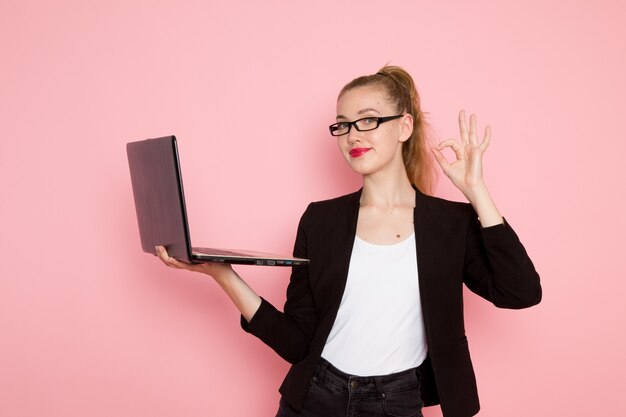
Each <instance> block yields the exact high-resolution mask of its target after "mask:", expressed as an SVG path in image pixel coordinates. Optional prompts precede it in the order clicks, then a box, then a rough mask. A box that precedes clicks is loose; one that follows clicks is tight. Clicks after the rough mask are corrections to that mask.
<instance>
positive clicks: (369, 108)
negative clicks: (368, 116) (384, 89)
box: [336, 107, 380, 120]
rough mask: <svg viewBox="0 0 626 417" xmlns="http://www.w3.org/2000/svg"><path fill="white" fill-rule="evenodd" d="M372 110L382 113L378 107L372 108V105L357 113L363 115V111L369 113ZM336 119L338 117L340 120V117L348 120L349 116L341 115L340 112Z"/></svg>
mask: <svg viewBox="0 0 626 417" xmlns="http://www.w3.org/2000/svg"><path fill="white" fill-rule="evenodd" d="M371 111H373V112H375V113H378V114H380V112H379V111H378V110H376V109H374V108H372V107H367V108H365V109H362V110H359V111H358V112H357V113H356V114H357V115H361V114H363V113H367V112H371ZM336 119H337V120H339V119H344V120H348V118H347V117H346V116H344V115H341V114H338V115H337V118H336Z"/></svg>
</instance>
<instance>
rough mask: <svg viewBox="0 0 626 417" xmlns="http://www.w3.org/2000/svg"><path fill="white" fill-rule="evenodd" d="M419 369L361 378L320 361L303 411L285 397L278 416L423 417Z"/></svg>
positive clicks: (281, 402) (322, 360)
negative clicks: (288, 402)
mask: <svg viewBox="0 0 626 417" xmlns="http://www.w3.org/2000/svg"><path fill="white" fill-rule="evenodd" d="M423 406H424V403H423V401H422V398H421V396H420V375H419V371H418V370H417V369H409V370H407V371H402V372H398V373H395V374H389V375H381V376H369V377H359V376H354V375H349V374H346V373H343V372H341V371H340V370H339V369H337V368H335V367H334V366H332V365H331V364H330V363H329V362H328V361H326V360H324V359H320V363H319V364H318V365H317V368H316V370H315V374H314V376H313V378H312V379H311V383H310V386H309V392H308V394H307V398H306V401H305V402H304V407H303V408H302V410H301V411H300V412H297V411H296V410H295V409H293V408H292V407H291V406H290V405H289V404H287V402H286V401H285V400H284V399H282V398H281V400H280V406H279V408H278V414H276V417H296V416H297V417H375V416H376V417H379V416H390V417H422V407H423Z"/></svg>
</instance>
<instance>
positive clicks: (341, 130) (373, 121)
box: [328, 114, 404, 136]
mask: <svg viewBox="0 0 626 417" xmlns="http://www.w3.org/2000/svg"><path fill="white" fill-rule="evenodd" d="M402 116H404V114H398V115H397V116H387V117H371V116H370V117H364V118H362V119H359V120H355V121H354V122H338V123H334V124H332V125H330V126H328V130H330V134H331V135H333V136H343V135H346V134H348V132H350V129H351V128H352V126H354V128H355V129H356V130H358V131H359V132H366V131H368V130H374V129H378V126H380V124H381V123H385V122H388V121H390V120H395V119H399V118H400V117H402Z"/></svg>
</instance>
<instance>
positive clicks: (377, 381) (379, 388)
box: [374, 376, 386, 398]
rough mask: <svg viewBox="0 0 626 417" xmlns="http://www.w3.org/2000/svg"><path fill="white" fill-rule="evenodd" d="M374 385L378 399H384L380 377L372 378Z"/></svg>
mask: <svg viewBox="0 0 626 417" xmlns="http://www.w3.org/2000/svg"><path fill="white" fill-rule="evenodd" d="M374 383H375V384H376V393H377V394H378V396H379V397H380V398H385V396H386V395H385V392H384V388H383V380H382V378H381V377H379V376H377V377H374Z"/></svg>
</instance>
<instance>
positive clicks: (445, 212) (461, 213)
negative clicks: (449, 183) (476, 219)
mask: <svg viewBox="0 0 626 417" xmlns="http://www.w3.org/2000/svg"><path fill="white" fill-rule="evenodd" d="M420 200H421V201H420ZM420 202H421V203H422V204H425V205H426V207H427V208H428V210H429V211H430V212H431V214H438V215H441V216H442V217H467V216H475V215H476V214H475V211H474V208H473V207H472V205H471V204H469V203H464V202H460V201H452V200H446V199H444V198H440V197H434V196H430V195H425V194H421V198H418V201H417V204H419V203H420Z"/></svg>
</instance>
